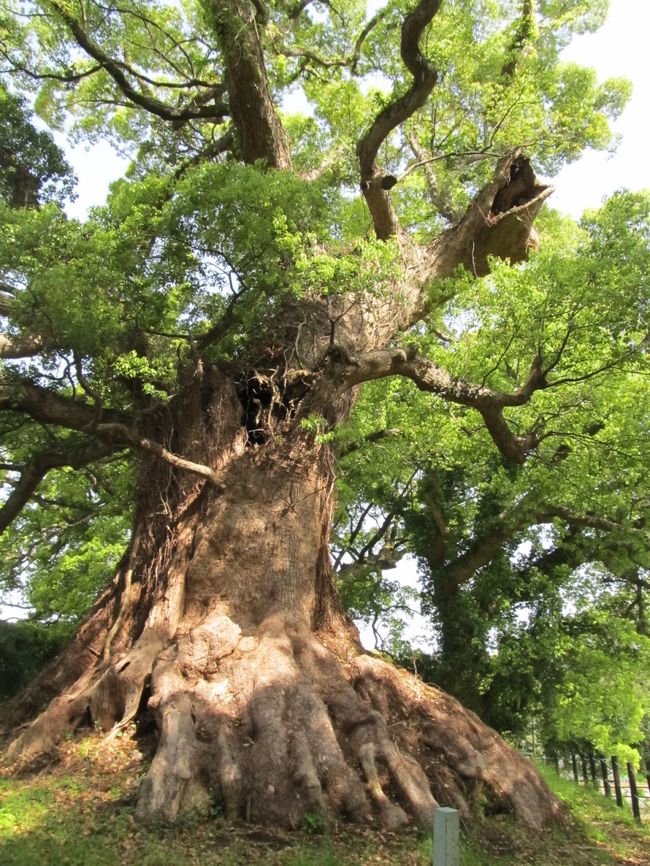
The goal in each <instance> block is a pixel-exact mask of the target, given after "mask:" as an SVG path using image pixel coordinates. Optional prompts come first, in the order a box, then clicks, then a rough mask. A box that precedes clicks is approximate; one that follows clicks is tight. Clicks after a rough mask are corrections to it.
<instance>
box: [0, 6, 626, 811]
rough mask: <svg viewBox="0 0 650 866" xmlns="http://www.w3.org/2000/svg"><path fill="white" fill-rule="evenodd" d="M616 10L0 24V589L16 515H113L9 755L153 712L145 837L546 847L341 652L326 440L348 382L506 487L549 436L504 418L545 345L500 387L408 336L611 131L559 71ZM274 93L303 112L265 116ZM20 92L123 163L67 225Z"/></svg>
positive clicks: (491, 747) (502, 756) (588, 75)
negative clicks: (108, 565)
mask: <svg viewBox="0 0 650 866" xmlns="http://www.w3.org/2000/svg"><path fill="white" fill-rule="evenodd" d="M605 5H606V4H605V3H596V4H594V3H593V2H586V0H539V2H537V3H535V2H530V0H522V2H505V0H504V2H500V0H481V2H475V0H473V2H467V0H446V2H441V0H420V2H414V3H402V2H395V3H389V4H388V5H386V6H385V7H382V8H381V9H379V10H378V11H376V12H375V13H374V15H371V16H370V17H367V16H366V15H365V8H364V4H362V3H358V2H356V0H340V2H338V0H334V2H331V3H330V2H327V3H325V2H323V3H319V2H310V0H303V2H295V3H293V2H282V0H277V2H272V3H265V2H263V0H254V2H250V0H204V2H199V3H195V2H180V3H178V2H175V3H172V4H169V5H165V4H164V3H155V2H147V3H141V2H137V3H135V2H132V0H124V2H122V3H116V4H113V3H110V2H109V3H101V2H95V0H81V2H70V0H47V2H46V0H44V2H42V3H41V2H37V3H25V4H16V7H15V8H14V7H13V6H12V5H11V4H5V5H4V6H3V11H2V13H1V17H0V53H1V54H2V57H3V69H4V70H5V71H7V72H8V73H9V76H10V78H9V91H10V92H9V93H8V94H7V96H6V97H5V101H4V102H3V105H4V106H6V111H7V112H13V115H12V116H14V117H15V121H14V122H13V124H12V128H14V130H15V131H16V135H15V136H14V137H13V138H10V139H9V140H8V142H7V144H6V146H5V143H4V142H3V150H2V170H3V172H5V174H4V175H3V177H4V178H5V187H6V191H5V190H4V189H3V191H2V195H3V204H2V214H3V234H2V241H1V242H0V246H1V249H0V257H1V261H2V267H3V277H2V294H1V296H0V299H1V303H2V314H3V316H4V322H5V326H6V327H5V333H4V334H3V336H2V343H1V349H2V355H3V357H4V359H5V365H4V367H3V373H2V381H1V385H0V389H1V390H0V410H1V412H2V426H3V442H4V448H5V456H4V463H3V470H4V471H5V473H6V475H5V491H6V494H5V499H4V503H3V506H2V509H1V510H0V521H1V525H2V527H3V528H5V527H11V528H10V530H9V531H14V530H15V528H18V530H20V527H21V526H23V527H25V528H26V529H27V528H29V529H31V530H32V531H33V533H35V534H32V535H31V541H30V540H27V541H26V542H25V543H24V545H23V547H22V548H21V550H20V552H19V555H18V560H17V568H18V570H20V564H21V563H22V565H23V566H24V567H25V568H26V569H29V563H30V552H36V553H37V552H38V550H37V549H38V548H39V538H38V531H39V526H40V527H41V529H42V531H43V533H44V534H45V535H46V536H47V538H48V539H49V541H50V542H51V546H52V549H55V550H56V549H57V546H58V553H61V550H62V548H64V547H65V546H66V544H67V542H66V541H65V540H64V539H65V538H66V537H68V538H69V537H70V536H69V535H68V536H67V535H66V533H67V532H68V529H69V523H70V514H72V511H71V510H69V511H68V512H67V513H68V520H67V522H66V521H65V520H62V521H61V523H60V524H59V525H58V526H57V523H56V520H53V519H52V517H51V516H50V517H48V515H52V514H58V515H62V514H63V513H65V509H66V507H67V504H68V502H73V501H74V502H76V503H77V504H78V503H79V501H81V500H85V502H86V505H87V506H88V508H87V510H86V512H85V514H86V516H85V517H84V518H83V519H85V520H87V521H88V525H89V527H90V531H91V532H92V526H93V525H94V520H95V519H96V520H97V521H102V520H103V519H104V518H103V516H102V515H101V514H98V515H97V514H95V515H94V516H93V514H92V505H93V504H97V503H98V502H102V501H104V499H105V498H106V497H107V496H108V497H109V498H110V496H112V495H114V496H115V497H120V496H121V497H122V501H125V500H126V499H127V497H129V496H130V499H131V502H132V527H131V535H130V541H129V543H128V548H127V550H126V552H125V553H124V555H123V556H122V558H121V559H120V560H119V562H118V563H117V566H116V569H115V574H114V577H113V579H112V581H110V583H108V585H107V586H106V588H105V590H104V591H103V592H102V594H101V595H100V597H99V599H98V600H97V601H96V603H95V604H94V606H93V607H92V609H91V611H90V613H89V615H88V617H87V619H86V620H85V621H84V623H83V625H82V626H81V627H80V629H79V631H78V633H77V635H76V637H75V638H74V640H73V641H72V642H71V644H70V645H69V646H68V648H67V649H66V650H64V651H63V652H62V654H61V655H60V656H59V657H58V659H57V660H56V662H55V663H54V664H53V665H52V666H51V667H50V668H48V669H47V670H46V672H45V673H44V674H43V675H42V676H41V677H40V678H39V679H38V680H37V681H36V683H35V684H34V685H33V686H32V687H31V688H30V689H28V690H27V691H26V692H25V693H24V694H23V695H22V696H21V697H20V698H18V699H17V700H16V701H15V702H13V703H11V704H10V705H9V706H8V707H7V709H6V712H5V719H6V724H7V725H8V726H9V725H17V724H22V725H23V727H22V728H21V729H20V731H19V733H18V735H17V736H16V738H15V739H14V740H13V742H12V743H11V745H10V747H9V752H8V755H9V759H10V760H11V761H12V762H13V763H14V764H16V765H18V766H24V765H29V764H30V762H33V761H34V760H37V759H38V757H39V756H40V755H42V754H43V753H47V752H48V750H50V749H51V748H52V747H53V745H55V743H56V741H57V740H58V739H59V738H61V737H62V736H63V735H64V734H65V733H66V732H68V731H69V730H71V729H74V728H75V727H77V726H79V725H80V724H82V723H87V722H91V723H93V724H95V725H98V726H99V727H101V728H103V729H105V730H111V729H114V728H115V727H117V728H118V729H119V727H121V726H124V725H126V724H128V723H129V722H130V721H132V720H133V719H136V718H137V719H144V718H146V717H147V716H152V717H153V718H154V719H155V723H156V725H157V728H158V731H159V739H158V744H157V750H156V753H155V756H154V757H153V761H152V763H151V767H150V769H149V771H148V774H147V777H146V779H145V781H144V783H143V785H142V787H141V789H140V792H139V800H138V806H137V814H138V815H139V816H140V817H141V818H143V819H148V818H156V817H162V818H174V817H175V816H176V815H177V814H178V813H179V812H181V811H183V810H187V809H190V808H201V807H204V806H205V805H206V804H207V803H208V802H209V801H210V800H211V799H216V800H217V801H219V802H221V803H223V805H224V808H225V811H226V813H227V815H228V816H230V817H232V818H243V819H247V820H251V821H256V822H273V823H279V824H282V825H285V826H299V825H300V823H301V821H302V820H303V818H304V816H305V815H314V814H317V815H320V816H321V818H322V819H323V820H324V821H329V820H335V819H337V818H339V817H342V818H346V819H349V820H353V821H364V820H367V819H371V818H372V817H373V816H374V817H375V819H376V820H377V821H378V822H379V823H380V824H383V825H385V826H388V827H391V828H395V827H398V826H400V825H402V824H404V823H406V822H408V821H409V820H416V821H417V822H420V823H423V824H428V823H429V821H430V817H431V814H432V812H433V810H434V809H435V807H436V804H437V803H439V802H444V803H445V804H450V805H454V806H457V807H458V808H459V809H461V811H462V813H463V814H464V815H466V816H467V815H468V814H470V812H471V811H472V809H473V808H479V807H480V804H481V803H485V802H487V803H488V804H489V805H490V808H491V809H493V810H505V811H511V812H514V813H515V814H516V816H517V817H518V818H519V819H520V820H521V821H522V822H524V823H525V824H527V825H529V826H531V827H536V828H540V827H542V826H544V825H545V824H547V823H548V822H549V821H551V820H553V819H554V818H555V817H557V816H558V815H559V814H560V809H559V805H558V803H557V802H556V801H555V800H554V798H553V797H552V796H551V795H550V793H549V792H548V790H547V789H546V788H545V786H544V785H543V783H542V782H541V781H540V779H539V778H538V776H537V774H536V772H535V771H534V769H533V768H532V767H530V766H529V765H528V764H527V763H526V762H525V761H524V760H523V759H522V758H520V757H519V756H518V755H517V754H516V753H515V752H514V751H513V750H512V749H510V748H509V747H508V746H507V745H506V744H505V743H504V742H503V741H501V740H500V738H499V737H498V736H497V735H496V734H495V733H494V732H493V731H491V730H490V729H489V728H487V727H485V726H484V725H483V724H482V723H481V722H480V721H479V720H478V718H477V717H476V716H474V715H473V714H471V713H469V712H467V711H466V710H464V709H463V708H462V707H461V706H460V705H459V704H458V703H457V702H456V701H454V700H453V699H451V698H449V697H448V696H446V695H445V694H444V693H442V692H439V691H437V690H435V689H432V688H428V687H425V686H424V685H423V684H422V682H421V681H419V680H418V679H416V678H414V677H411V676H410V675H409V674H407V673H406V672H404V671H400V670H399V669H397V668H395V667H393V666H391V665H390V664H388V663H386V662H384V661H382V660H380V659H379V658H377V657H374V656H372V655H368V654H365V653H363V652H362V650H361V647H360V644H359V641H358V636H357V634H356V631H355V629H354V628H353V627H352V626H351V624H350V622H349V621H348V619H347V618H346V616H345V614H344V612H343V610H342V608H341V605H340V603H339V600H338V597H337V593H336V590H335V586H334V581H333V574H332V567H331V563H330V556H329V551H328V538H329V533H330V521H331V514H332V508H333V485H334V481H335V477H336V471H337V469H336V467H337V453H336V451H337V448H336V444H335V442H333V441H332V434H333V433H335V432H336V430H337V429H338V428H339V427H340V426H341V425H342V424H344V423H345V422H346V419H347V418H348V415H349V413H350V411H351V409H352V408H353V406H354V403H355V400H356V399H357V396H358V393H359V389H360V386H362V385H363V383H365V382H368V381H370V380H377V379H388V377H401V378H403V379H408V380H410V381H411V382H412V383H413V384H414V386H415V387H416V388H419V389H421V390H424V391H427V392H429V393H432V394H435V395H438V396H440V397H441V398H442V399H444V400H445V401H448V402H449V403H451V404H454V405H457V406H461V407H466V408H467V409H469V410H471V411H472V413H473V416H474V417H475V419H476V422H477V423H479V422H480V423H481V424H482V425H484V427H485V429H486V431H487V433H488V435H489V436H490V438H491V442H492V447H493V448H494V449H495V450H496V452H498V453H499V454H500V455H501V459H502V460H503V461H504V463H505V464H507V465H508V466H510V467H512V469H513V471H517V467H521V466H523V465H524V464H525V463H526V461H527V459H528V458H529V455H530V454H531V453H532V452H534V451H535V449H536V448H537V447H538V445H539V435H538V431H537V430H536V428H535V425H534V424H533V425H532V426H530V427H527V426H526V424H527V419H528V417H529V416H528V415H527V414H526V413H524V414H523V415H522V416H521V418H522V419H523V421H522V423H521V424H520V423H519V421H518V412H519V410H523V409H525V407H526V406H527V405H528V404H530V403H531V401H534V400H535V397H536V395H537V394H538V393H539V392H541V391H543V390H545V389H547V388H549V387H551V386H552V385H553V384H554V382H553V373H554V368H555V367H556V365H557V352H556V353H555V355H554V354H552V353H551V354H549V355H547V356H545V355H544V351H543V347H542V346H537V347H533V351H531V352H530V357H528V358H527V359H526V364H525V366H522V367H520V368H519V369H518V370H516V371H514V372H513V375H512V376H511V377H510V380H509V381H508V382H507V383H506V384H505V385H504V384H503V382H502V381H501V380H500V379H499V377H498V376H497V377H496V378H494V380H493V381H494V382H495V383H496V384H494V385H492V384H491V383H490V381H489V380H490V375H491V371H490V369H487V370H484V371H483V372H482V379H483V380H482V381H481V378H478V379H476V378H472V377H471V376H469V375H468V376H467V377H465V378H464V377H463V375H462V374H458V373H457V372H455V371H452V370H450V369H446V368H445V367H444V366H443V365H441V364H439V363H437V361H436V359H435V358H434V357H428V356H427V355H426V354H425V353H424V352H419V351H418V347H417V342H418V341H417V339H415V337H417V336H418V335H420V334H421V333H422V332H423V329H425V328H426V327H428V325H427V324H426V323H427V320H428V317H429V316H431V315H434V321H435V311H439V310H440V309H441V308H442V305H444V304H445V303H448V302H449V301H450V300H451V299H452V297H453V295H454V292H455V285H456V283H455V275H457V274H458V272H459V271H460V270H464V271H465V272H466V274H467V275H468V277H467V278H468V279H470V280H471V279H477V280H478V279H479V278H481V277H484V276H485V275H486V274H488V273H489V270H490V266H491V262H492V260H493V259H499V260H503V261H506V262H509V263H510V265H512V266H514V265H515V264H516V263H517V262H522V261H525V260H526V258H527V257H528V254H529V251H530V249H531V248H534V247H536V246H537V245H538V242H539V241H538V236H537V232H536V230H535V229H534V227H533V221H534V219H535V217H536V215H537V214H538V212H539V210H540V209H541V207H542V204H543V202H544V201H545V200H546V198H547V197H548V196H549V194H550V193H551V187H550V186H549V185H547V184H544V183H542V182H540V181H538V180H537V178H536V175H535V171H534V169H533V164H535V165H536V166H537V167H538V169H540V170H543V171H545V172H547V173H552V172H553V171H555V170H556V169H557V168H559V167H560V166H561V165H562V164H564V163H566V162H567V161H570V160H571V159H574V158H577V157H578V156H579V154H580V153H581V151H582V150H583V149H584V148H585V147H587V146H592V147H604V146H607V145H608V144H609V143H610V141H611V134H610V131H609V128H608V124H607V118H608V117H612V116H615V115H616V113H617V112H618V111H619V110H620V108H621V107H622V105H623V104H624V101H625V95H626V92H627V89H626V86H625V85H624V84H623V83H621V82H616V81H614V82H608V83H606V84H604V85H599V84H598V83H597V82H596V79H595V76H594V74H593V72H591V71H590V70H585V69H582V68H580V67H577V66H575V65H570V64H569V65H565V64H562V63H560V61H559V59H558V58H559V52H560V51H561V49H562V47H563V46H564V45H565V44H566V42H567V41H568V40H569V38H570V36H571V34H572V32H575V31H580V30H584V29H589V28H593V27H595V26H597V25H598V23H599V22H600V21H601V20H602V18H603V15H604V11H605ZM296 89H298V90H300V91H301V92H302V93H303V94H304V96H306V98H307V100H308V101H309V105H310V106H311V113H309V114H308V115H307V116H305V115H300V114H296V113H293V114H292V113H291V111H290V109H291V105H290V103H289V102H287V101H285V97H286V96H287V94H289V93H291V91H292V90H294V91H295V90H296ZM20 92H25V93H26V92H32V93H34V94H35V107H36V109H37V110H38V111H39V113H40V114H41V116H42V117H43V118H45V119H46V120H48V121H49V122H50V123H51V124H54V125H56V124H58V125H59V126H61V127H64V128H66V129H68V130H69V131H71V132H72V133H74V134H76V135H78V136H84V135H85V136H90V137H91V138H93V137H95V138H98V137H105V138H108V139H110V140H111V141H113V142H114V143H116V144H117V145H118V146H119V147H121V148H125V149H127V150H128V151H129V152H130V153H131V155H132V158H133V166H132V169H131V171H130V173H129V177H128V179H126V180H124V181H121V182H119V183H116V184H115V185H114V186H113V189H112V191H111V194H110V196H109V200H108V202H107V204H106V206H105V207H103V208H98V209H95V210H94V211H93V212H92V213H91V215H90V216H89V218H88V219H86V220H85V221H83V222H78V221H76V220H73V219H70V218H67V217H66V215H65V213H64V211H63V210H62V209H61V207H60V205H59V204H58V202H57V196H59V198H60V197H61V195H62V192H61V184H62V183H63V181H64V178H65V165H64V164H63V163H62V162H61V161H59V162H57V161H56V160H55V159H54V156H53V155H52V154H50V157H49V158H46V157H45V156H44V155H43V150H44V149H46V147H49V145H47V142H46V141H45V139H44V138H43V136H42V134H41V137H40V138H39V134H38V133H37V132H36V131H35V130H34V129H33V127H31V126H30V125H29V121H28V119H27V118H26V116H25V115H24V112H25V103H24V102H21V101H20V98H19V96H18V94H19V93H20ZM16 100H17V101H16ZM3 110H5V109H3ZM21 111H22V112H23V114H22V115H21ZM20 130H22V131H23V132H24V135H20V134H18V133H19V132H20ZM30 130H31V131H30ZM39 146H40V150H39ZM36 154H40V159H39V160H37V159H36V156H35V155H36ZM409 334H412V335H414V338H413V339H411V338H410V337H409ZM569 338H570V334H569V335H568V336H567V340H569ZM495 369H496V368H495ZM125 463H126V465H127V466H128V467H129V468H130V474H128V479H129V480H128V482H125V481H124V477H125V475H124V473H120V472H119V471H118V467H119V466H123V465H124V464H125ZM114 477H119V479H120V480H119V482H118V487H119V490H116V491H111V480H112V479H113V478H114ZM52 479H56V484H54V483H53V482H52ZM114 501H117V500H114ZM113 516H114V515H113ZM101 525H102V527H103V530H104V531H105V530H106V527H107V523H106V521H105V522H104V523H103V524H101ZM116 525H118V524H116ZM72 537H74V536H72ZM102 537H103V538H107V537H110V534H109V533H106V534H104V535H103V536H102ZM114 541H115V542H119V541H120V538H119V537H117V538H116V539H114ZM30 546H31V550H30ZM45 699H47V700H45ZM50 699H51V700H50ZM44 700H45V703H46V704H47V705H46V707H45V708H43V704H44ZM48 701H49V702H48ZM39 711H42V712H41V714H40V715H38V716H37V717H36V718H35V720H33V721H31V723H29V724H27V722H28V721H29V719H30V717H33V716H34V715H35V714H36V713H37V712H39Z"/></svg>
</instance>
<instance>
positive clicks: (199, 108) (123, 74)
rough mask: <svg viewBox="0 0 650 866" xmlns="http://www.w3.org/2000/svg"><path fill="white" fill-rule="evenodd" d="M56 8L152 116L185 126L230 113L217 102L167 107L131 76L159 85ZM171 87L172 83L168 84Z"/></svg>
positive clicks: (214, 90) (216, 88)
mask: <svg viewBox="0 0 650 866" xmlns="http://www.w3.org/2000/svg"><path fill="white" fill-rule="evenodd" d="M51 6H52V8H53V9H54V11H55V12H56V13H57V15H58V16H59V17H60V18H61V20H62V21H63V22H64V23H65V24H66V26H67V27H68V29H69V30H70V32H71V33H72V35H73V36H74V38H75V40H76V42H77V44H78V45H79V47H80V48H82V49H83V50H84V51H85V52H86V54H88V55H89V56H90V57H92V58H93V60H96V61H97V63H99V65H100V67H101V68H102V69H104V70H105V71H106V72H107V73H108V75H110V77H111V78H112V79H113V81H114V82H115V84H116V85H117V86H118V88H119V89H120V91H121V92H122V93H123V94H124V96H125V97H126V98H127V99H128V100H129V102H132V103H133V104H134V105H137V106H138V107H139V108H143V109H144V110H145V111H148V112H149V113H150V114H154V115H155V116H156V117H160V118H162V119H163V120H170V121H174V122H176V123H183V122H186V121H189V120H196V119H197V118H204V119H210V120H213V121H220V120H223V118H224V117H227V116H228V114H229V113H230V112H229V109H228V106H227V105H226V104H225V103H224V102H216V101H215V102H213V103H212V104H211V105H206V104H203V102H202V100H198V99H194V100H192V101H191V102H189V103H188V104H187V105H183V106H171V105H167V104H165V103H164V102H162V101H161V100H159V99H156V98H155V97H154V96H151V95H148V94H146V93H145V92H144V91H143V89H141V88H137V87H136V86H135V85H134V84H133V83H132V81H131V80H130V79H129V77H128V75H127V73H128V74H130V75H131V76H132V77H135V78H136V79H137V80H138V81H140V82H141V84H145V83H147V84H151V83H153V84H155V83H156V82H153V81H146V82H145V80H144V79H143V77H142V75H140V74H139V73H138V72H136V71H135V70H134V69H133V68H132V67H130V66H129V65H128V64H126V63H124V62H123V61H120V60H116V59H115V58H114V57H110V56H109V55H108V54H107V53H106V52H105V51H104V50H103V49H102V48H101V46H100V45H98V44H97V42H95V41H94V39H92V38H91V36H90V35H89V34H88V33H87V32H86V30H85V29H84V28H83V27H82V25H81V24H80V23H79V22H78V21H77V20H76V18H74V17H73V16H72V15H71V14H70V12H69V11H68V10H67V9H66V7H65V6H63V5H61V4H60V3H58V2H56V0H52V3H51ZM168 84H169V83H168ZM222 92H223V87H222V85H221V84H214V85H212V86H211V88H210V99H213V98H215V97H216V96H218V95H221V93H222Z"/></svg>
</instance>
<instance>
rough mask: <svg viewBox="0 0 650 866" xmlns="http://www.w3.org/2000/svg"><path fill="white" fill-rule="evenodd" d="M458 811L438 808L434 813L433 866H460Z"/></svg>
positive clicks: (444, 807) (446, 807)
mask: <svg viewBox="0 0 650 866" xmlns="http://www.w3.org/2000/svg"><path fill="white" fill-rule="evenodd" d="M459 830H460V813H459V811H458V809H450V808H449V807H448V806H438V808H437V809H436V811H435V812H434V813H433V866H458V864H459V853H458V835H459Z"/></svg>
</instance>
